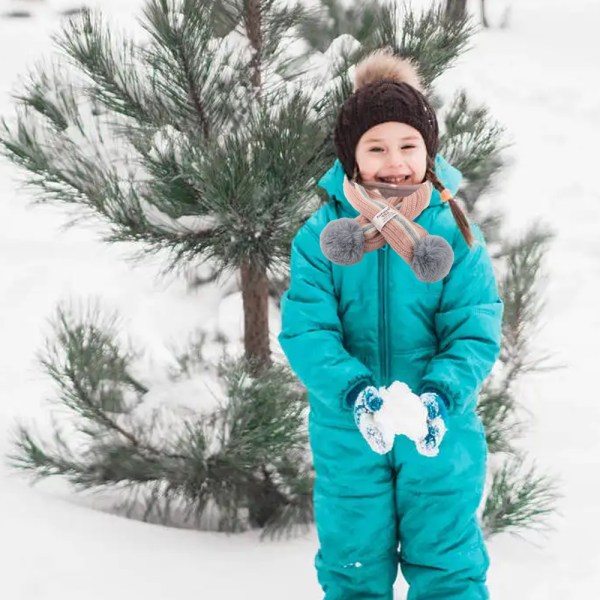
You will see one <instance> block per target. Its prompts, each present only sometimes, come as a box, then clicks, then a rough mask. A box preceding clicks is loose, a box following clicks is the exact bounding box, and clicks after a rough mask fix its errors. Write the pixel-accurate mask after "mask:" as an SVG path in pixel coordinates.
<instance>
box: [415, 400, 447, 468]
mask: <svg viewBox="0 0 600 600" xmlns="http://www.w3.org/2000/svg"><path fill="white" fill-rule="evenodd" d="M420 398H421V402H423V406H425V408H426V409H427V435H426V436H425V437H424V438H422V439H421V440H419V441H418V442H417V450H418V452H419V453H420V454H422V455H424V456H437V454H438V452H439V448H440V444H441V443H442V440H443V439H444V435H445V434H446V431H447V427H446V422H447V421H448V409H447V407H446V402H445V400H444V399H443V398H442V397H441V396H440V395H439V394H436V393H435V392H425V393H424V394H421V396H420Z"/></svg>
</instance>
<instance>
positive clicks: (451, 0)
mask: <svg viewBox="0 0 600 600" xmlns="http://www.w3.org/2000/svg"><path fill="white" fill-rule="evenodd" d="M466 15H467V0H446V16H448V17H449V18H451V19H462V18H463V17H465V16H466Z"/></svg>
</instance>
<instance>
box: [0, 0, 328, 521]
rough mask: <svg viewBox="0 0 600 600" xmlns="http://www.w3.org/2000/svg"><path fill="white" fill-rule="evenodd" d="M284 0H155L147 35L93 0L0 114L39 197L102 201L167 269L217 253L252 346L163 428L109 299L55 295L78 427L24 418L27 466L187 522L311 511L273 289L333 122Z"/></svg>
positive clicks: (193, 354) (123, 236)
mask: <svg viewBox="0 0 600 600" xmlns="http://www.w3.org/2000/svg"><path fill="white" fill-rule="evenodd" d="M279 4H280V3H278V2H275V1H274V0H244V1H242V0H239V1H234V0H231V1H223V2H217V3H215V2H207V1H203V0H149V1H148V2H147V3H146V5H145V8H144V11H143V16H142V18H141V26H142V28H143V36H139V35H138V36H137V37H134V36H132V35H129V36H128V35H127V33H126V32H124V33H123V34H119V35H117V34H116V33H115V27H114V26H113V25H112V24H108V23H106V22H105V19H104V18H103V17H102V15H101V14H98V13H92V12H91V11H87V10H86V11H83V12H82V14H81V15H78V16H76V17H74V18H72V19H70V20H69V21H68V22H67V24H66V25H65V27H64V28H63V29H62V31H61V32H60V34H59V35H57V36H56V37H55V41H56V43H57V47H58V49H59V51H60V55H59V58H58V60H57V61H56V62H55V63H54V64H53V65H51V66H50V67H47V66H45V65H42V66H41V67H40V68H38V69H37V70H35V71H34V72H33V73H31V74H30V76H29V78H28V80H27V81H26V83H25V85H24V90H23V91H22V92H21V93H20V94H19V95H18V96H17V97H16V107H17V115H16V118H15V120H14V121H13V122H12V123H8V122H7V121H6V120H3V121H2V129H1V130H0V146H2V147H3V149H4V153H5V155H6V156H7V157H8V158H9V159H10V160H12V161H13V162H14V163H16V164H17V165H19V166H20V167H21V168H22V169H23V171H24V172H25V173H26V175H27V182H28V183H29V184H30V185H31V186H32V187H33V188H34V189H35V190H36V191H37V192H38V193H39V198H40V201H43V202H49V203H53V204H67V205H69V206H71V207H72V208H73V214H74V216H75V222H77V220H79V219H81V218H86V217H88V218H89V217H92V218H96V219H97V220H100V222H102V223H103V224H104V226H105V227H107V229H108V233H107V234H106V235H105V237H104V239H105V240H106V241H107V242H111V243H112V242H123V241H125V242H133V243H135V244H136V247H137V248H139V254H138V258H139V259H140V260H143V258H144V256H146V255H147V254H151V253H158V254H159V256H160V257H161V258H162V259H163V260H164V264H165V271H180V270H183V269H185V267H186V266H187V265H190V264H197V263H199V262H208V263H209V264H210V266H211V268H212V269H213V272H216V273H217V276H219V275H226V274H231V273H239V276H240V280H241V292H242V297H243V305H244V310H243V313H244V332H243V333H244V356H243V357H242V358H241V359H239V360H237V359H235V357H233V356H231V357H226V358H225V359H224V360H223V361H222V363H221V364H220V365H219V368H218V371H217V373H216V375H217V377H218V379H219V381H220V383H221V388H222V398H221V402H222V406H221V407H220V408H218V409H216V410H214V411H212V412H210V413H209V414H208V415H205V416H204V417H203V418H201V417H200V414H199V412H198V411H197V412H196V413H194V414H193V415H191V416H187V417H186V418H185V419H184V420H183V422H182V427H183V429H180V428H178V429H177V430H175V431H173V432H172V435H173V437H172V439H167V440H163V441H162V442H161V440H160V438H159V439H155V436H154V435H153V432H154V431H155V430H156V428H160V427H162V428H163V429H165V425H164V422H163V421H164V418H163V417H164V415H162V412H161V411H158V413H157V414H154V411H151V413H152V414H151V423H150V424H147V423H146V421H145V420H144V419H143V418H141V417H140V411H141V409H140V405H142V406H143V405H144V400H145V399H146V398H147V396H148V395H149V394H151V393H152V390H149V389H148V386H147V385H146V384H145V383H144V382H143V380H142V379H143V378H142V379H141V378H140V377H134V375H133V374H132V373H134V372H135V371H136V368H135V356H136V354H134V355H130V354H128V353H126V352H125V351H124V350H122V349H121V348H120V346H119V344H118V342H117V339H118V338H117V335H116V331H115V330H114V328H111V327H110V326H108V325H106V323H105V319H102V318H100V316H99V315H100V312H99V311H92V312H91V313H88V314H86V315H83V316H81V317H78V316H77V315H74V314H71V313H70V312H69V311H67V310H66V309H65V308H64V307H59V313H58V317H57V319H56V326H55V335H54V338H53V339H50V340H49V347H50V348H51V349H52V350H51V352H50V353H49V354H46V356H45V357H43V358H42V366H43V367H44V368H45V370H46V371H47V373H48V374H49V375H50V376H51V377H52V378H53V380H54V381H55V383H56V386H57V392H58V396H59V399H60V400H61V401H62V403H63V404H64V405H65V406H66V407H67V408H68V409H69V410H70V411H71V413H73V414H74V415H75V416H76V418H77V419H79V421H78V426H77V427H76V429H77V435H76V438H77V439H79V437H80V436H81V435H83V439H84V444H83V445H82V446H79V445H77V444H74V445H71V444H69V442H70V441H71V440H70V438H69V437H68V436H67V435H66V434H65V433H64V432H63V433H61V431H62V427H61V424H60V423H57V424H56V426H57V428H56V436H55V443H53V444H52V443H45V442H43V441H41V440H40V438H39V436H35V435H34V434H32V433H31V432H30V431H29V430H28V429H27V428H25V427H19V429H18V431H17V435H16V444H17V451H16V453H15V455H14V456H13V461H14V462H15V464H16V465H17V466H19V467H21V468H23V469H26V470H28V471H29V472H31V473H32V474H34V475H37V476H41V477H44V476H48V475H55V474H58V475H62V476H65V477H67V478H68V479H69V480H70V481H71V482H72V483H73V484H75V485H76V486H79V487H85V488H98V487H100V488H102V487H121V486H124V487H126V488H127V489H129V490H130V491H131V492H132V494H133V495H134V497H132V498H131V499H130V502H129V506H132V505H134V504H135V503H136V502H142V503H143V504H144V503H145V505H146V506H147V511H145V512H146V514H145V516H147V517H148V518H150V517H151V516H153V517H157V516H165V517H166V515H169V514H172V511H170V508H171V507H173V506H179V507H180V508H181V507H182V506H184V507H185V510H184V513H185V518H184V519H183V520H184V521H185V522H189V520H190V519H192V518H193V519H192V520H194V522H196V521H197V520H198V519H201V518H203V516H204V515H205V514H206V512H207V510H209V509H210V507H213V508H214V507H216V512H217V514H218V515H219V522H218V526H219V527H220V528H225V529H233V530H235V529H239V528H240V527H244V526H258V527H265V528H266V529H267V530H268V529H277V528H281V527H283V526H286V525H288V524H294V523H305V522H306V521H307V519H309V516H310V514H311V510H312V508H311V500H310V488H311V482H312V479H311V469H310V467H309V465H310V462H309V460H308V456H307V455H306V447H307V443H306V432H305V426H304V423H303V420H302V418H301V415H302V412H303V411H304V410H305V408H306V398H305V392H304V390H302V389H299V386H298V383H297V381H295V380H294V379H293V378H292V377H291V375H290V373H289V370H288V368H287V367H282V366H281V365H278V364H274V363H273V359H272V356H271V348H270V345H269V330H268V293H269V276H270V275H271V274H277V273H279V272H282V271H283V272H285V271H286V269H287V265H288V259H289V249H290V244H291V239H292V237H293V235H294V233H295V232H296V231H297V229H298V228H299V226H300V225H301V224H302V223H303V221H304V220H305V219H306V218H307V216H308V215H309V214H311V213H312V211H313V210H314V208H315V207H316V206H318V203H319V197H318V195H317V193H316V191H315V183H316V177H317V176H318V175H319V174H320V173H322V172H323V171H324V170H325V169H326V168H327V166H328V164H329V160H330V156H329V155H330V152H329V151H328V150H327V148H328V140H327V137H328V135H329V132H328V130H327V128H326V127H324V126H323V124H322V123H321V120H322V117H321V116H320V115H319V112H318V111H317V110H316V109H315V107H314V101H313V98H312V97H311V95H310V94H309V93H307V91H305V89H306V87H305V88H303V87H302V82H301V81H300V80H299V79H298V76H299V75H301V74H302V71H301V70H299V71H298V72H295V71H294V65H296V64H298V63H297V61H295V60H294V59H295V58H296V55H294V54H292V53H290V52H288V48H289V47H290V46H291V42H293V41H294V40H295V38H294V35H293V28H294V26H295V25H296V24H297V23H299V20H300V19H301V18H302V16H303V15H304V14H305V11H304V10H303V9H301V8H299V7H281V6H279ZM65 59H67V60H65ZM311 91H312V90H311ZM213 277H214V276H212V275H211V278H213ZM109 321H110V319H109ZM200 349H201V344H196V345H193V346H192V347H190V349H188V351H186V352H184V355H182V356H180V357H178V359H179V360H180V362H181V363H182V364H183V363H185V365H186V369H185V370H184V371H183V372H182V373H179V374H176V376H175V382H174V383H176V380H177V379H178V378H180V377H183V376H184V375H185V372H187V373H188V375H189V372H190V371H193V370H194V369H199V368H200V367H199V363H200V362H201V351H200ZM174 396H175V397H176V396H177V393H176V392H174ZM174 399H175V398H174ZM161 415H162V416H161ZM155 421H156V423H155ZM161 422H163V423H162V425H161ZM167 422H168V419H167ZM167 430H169V429H168V428H167ZM169 431H170V430H169ZM167 438H168V436H167ZM299 440H301V441H302V443H301V442H300V441H299ZM307 490H308V492H307ZM211 510H212V509H211ZM179 512H181V511H179Z"/></svg>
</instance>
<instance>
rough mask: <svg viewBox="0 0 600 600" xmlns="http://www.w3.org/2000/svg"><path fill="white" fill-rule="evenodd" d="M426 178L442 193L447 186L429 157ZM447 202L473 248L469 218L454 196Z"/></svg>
mask: <svg viewBox="0 0 600 600" xmlns="http://www.w3.org/2000/svg"><path fill="white" fill-rule="evenodd" d="M425 179H426V180H429V181H431V183H432V184H433V187H435V189H436V190H437V191H438V192H440V193H442V192H443V191H444V190H445V189H446V186H445V185H444V184H443V183H442V182H441V181H440V180H439V179H438V176H437V175H436V174H435V170H434V168H433V164H432V162H431V161H430V160H429V159H428V160H427V171H426V172H425ZM447 202H448V204H449V205H450V210H451V211H452V216H453V217H454V220H455V221H456V224H457V225H458V228H459V229H460V232H461V233H462V236H463V237H464V238H465V241H466V242H467V245H468V246H469V248H471V247H472V246H473V244H474V243H475V238H474V237H473V232H472V231H471V226H470V225H469V220H468V219H467V217H466V215H465V213H464V212H463V210H462V208H461V207H460V206H459V204H458V202H457V201H456V200H454V198H449V199H448V200H447Z"/></svg>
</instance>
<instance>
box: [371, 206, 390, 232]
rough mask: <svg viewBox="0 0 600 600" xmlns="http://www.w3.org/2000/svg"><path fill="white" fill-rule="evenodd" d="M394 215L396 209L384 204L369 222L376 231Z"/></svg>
mask: <svg viewBox="0 0 600 600" xmlns="http://www.w3.org/2000/svg"><path fill="white" fill-rule="evenodd" d="M395 216H396V210H395V209H393V208H392V207H391V206H386V207H385V208H383V209H381V210H380V211H379V212H378V213H377V214H376V215H375V216H374V217H373V218H372V219H371V223H373V225H375V227H376V228H377V230H378V231H381V230H382V229H383V228H384V227H385V224H386V223H387V222H388V221H391V220H392V219H393V218H394V217H395Z"/></svg>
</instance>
